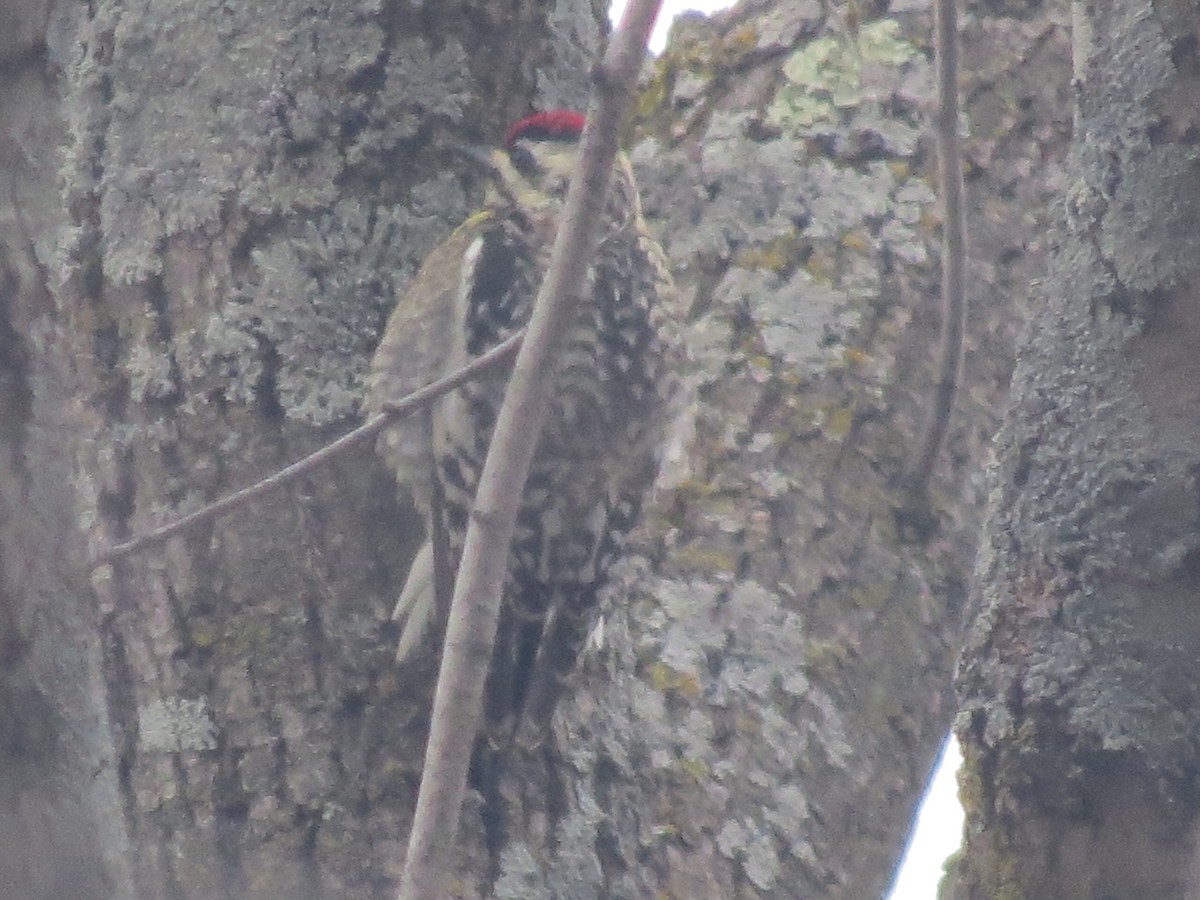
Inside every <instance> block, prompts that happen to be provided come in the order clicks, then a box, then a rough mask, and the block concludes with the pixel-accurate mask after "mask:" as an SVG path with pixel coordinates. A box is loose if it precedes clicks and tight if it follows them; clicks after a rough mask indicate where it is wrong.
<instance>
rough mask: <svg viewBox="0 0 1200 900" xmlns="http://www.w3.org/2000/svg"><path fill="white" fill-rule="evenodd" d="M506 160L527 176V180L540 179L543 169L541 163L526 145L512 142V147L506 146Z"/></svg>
mask: <svg viewBox="0 0 1200 900" xmlns="http://www.w3.org/2000/svg"><path fill="white" fill-rule="evenodd" d="M508 161H509V162H511V163H512V164H513V168H514V169H516V170H517V171H518V172H519V173H520V174H521V175H522V176H524V177H525V178H527V179H528V180H529V181H535V182H536V181H540V180H541V176H542V172H543V171H544V169H543V168H542V166H541V164H540V163H539V162H538V160H537V157H536V156H535V155H534V153H533V151H532V150H530V149H529V148H528V147H527V146H525V144H523V143H517V144H514V145H513V146H512V147H509V148H508Z"/></svg>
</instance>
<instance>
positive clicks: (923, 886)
mask: <svg viewBox="0 0 1200 900" xmlns="http://www.w3.org/2000/svg"><path fill="white" fill-rule="evenodd" d="M731 5H732V4H731V3H729V2H721V0H666V2H664V3H663V7H662V12H661V13H659V16H658V22H656V23H655V26H654V33H653V34H652V35H651V36H650V50H651V52H653V53H661V52H662V50H663V47H664V46H666V42H667V32H668V31H669V30H670V28H671V22H672V21H674V19H675V17H676V16H678V15H679V14H680V13H683V12H687V11H688V10H695V11H696V12H701V13H705V14H710V13H714V12H719V11H720V10H723V9H727V8H728V7H730V6H731ZM624 8H625V0H616V2H614V3H613V4H612V5H611V6H610V7H609V13H608V14H609V18H610V19H612V21H613V22H614V23H615V22H616V21H617V20H618V19H619V18H620V16H621V11H622V10H623V9H624ZM961 763H962V757H961V755H960V754H959V751H958V743H957V742H956V741H954V740H953V738H947V740H946V744H945V746H944V747H943V748H942V753H941V755H940V756H939V757H938V761H937V765H936V766H935V768H934V770H933V773H932V775H931V777H930V779H929V786H928V788H927V789H926V793H925V798H924V799H923V800H922V802H921V806H920V809H919V810H918V811H917V815H916V816H915V817H914V819H913V829H912V833H911V835H910V836H909V843H908V847H907V849H906V850H905V852H904V859H903V861H902V862H901V864H900V867H899V869H898V870H897V873H896V879H895V881H894V883H893V884H892V887H891V890H890V892H889V893H888V895H887V898H886V900H936V897H937V885H938V882H939V881H940V880H941V877H942V866H943V864H944V863H945V861H946V858H947V857H948V856H949V855H950V854H952V853H954V852H955V851H956V850H957V849H958V848H959V844H960V842H961V839H962V826H963V811H962V807H961V806H960V805H959V803H958V794H957V788H956V786H955V774H956V773H957V772H958V767H959V765H960V764H961Z"/></svg>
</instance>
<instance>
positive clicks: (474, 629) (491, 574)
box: [399, 0, 660, 900]
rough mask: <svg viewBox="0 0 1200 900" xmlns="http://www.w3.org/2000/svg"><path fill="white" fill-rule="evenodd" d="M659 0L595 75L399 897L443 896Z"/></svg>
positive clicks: (448, 660) (521, 363)
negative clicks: (579, 309) (544, 459)
mask: <svg viewBox="0 0 1200 900" xmlns="http://www.w3.org/2000/svg"><path fill="white" fill-rule="evenodd" d="M659 5H660V0H632V2H630V4H629V5H628V7H626V10H625V14H624V16H622V19H621V24H620V26H619V27H618V28H617V31H616V33H615V34H614V35H613V39H612V43H611V45H610V46H609V49H608V53H607V54H606V55H605V58H604V61H603V62H602V63H601V65H600V66H599V67H598V68H597V70H596V73H595V94H596V101H595V102H594V103H593V106H592V109H591V111H590V113H589V115H588V119H587V127H586V128H585V129H584V133H583V137H582V140H581V147H580V151H579V163H578V167H577V168H576V171H575V173H574V176H573V177H572V179H571V188H570V191H569V192H568V194H567V201H566V208H565V211H564V214H563V221H562V223H561V225H560V227H559V232H558V236H557V238H556V240H555V244H554V251H553V255H552V256H551V260H550V265H549V268H548V269H547V272H546V276H545V280H544V281H543V283H542V286H541V290H540V291H539V292H538V297H537V301H536V303H535V304H534V308H533V313H532V315H531V317H530V321H529V326H528V328H527V338H526V340H525V342H524V344H523V345H522V347H521V352H520V354H519V355H518V356H517V361H516V364H515V366H514V368H513V374H512V379H511V380H510V382H509V386H508V390H507V391H506V393H505V396H504V403H503V405H502V406H501V408H500V414H499V417H498V419H497V423H496V429H495V432H494V434H493V438H492V444H491V447H490V448H489V450H488V455H487V461H486V462H485V463H484V467H483V474H482V475H481V476H480V480H479V487H478V490H477V492H476V495H475V506H474V509H473V511H472V516H471V523H470V526H469V528H468V529H467V537H466V543H465V545H464V547H463V553H462V561H461V563H460V565H459V571H458V577H457V579H456V581H455V585H454V598H453V601H452V602H451V607H450V615H449V621H448V623H447V627H446V639H445V646H444V650H443V652H442V662H441V669H440V670H439V672H438V683H437V691H436V693H435V695H434V701H433V717H432V721H431V723H430V733H429V744H428V746H427V747H426V750H425V765H424V768H423V770H422V777H421V790H420V794H419V795H418V798H417V809H416V815H415V817H414V820H413V826H412V831H411V833H410V834H409V843H408V858H407V860H406V861H405V867H404V875H403V876H402V878H401V881H400V890H399V898H400V900H436V898H439V897H441V896H442V895H443V890H444V885H445V878H446V870H447V860H448V859H449V856H450V850H451V849H452V848H453V847H454V845H455V841H456V837H457V831H458V819H459V814H460V812H461V810H462V802H463V794H464V792H465V791H466V780H467V767H468V765H469V763H470V757H471V750H472V747H473V745H474V743H475V736H476V734H477V733H478V727H479V715H480V708H481V705H482V699H483V686H484V680H485V678H486V675H487V668H488V664H489V662H490V660H491V655H492V645H493V643H494V641H495V636H496V623H497V619H498V616H499V612H500V591H501V587H502V585H503V582H504V576H505V571H506V568H507V563H508V548H509V543H510V541H511V538H512V531H513V522H514V520H515V518H516V515H517V510H518V507H519V505H520V501H521V494H522V487H523V485H524V484H525V478H526V476H527V475H528V473H529V465H530V462H531V460H532V458H533V452H534V448H535V446H536V442H537V438H538V435H539V433H540V431H541V427H542V422H543V420H544V419H545V415H546V410H547V407H548V405H549V400H550V396H551V392H552V390H553V383H552V382H553V379H552V377H551V374H550V373H552V372H553V371H554V361H555V358H556V356H557V353H558V350H559V346H560V345H561V343H562V337H563V331H564V328H563V323H565V322H567V321H569V318H570V316H571V314H572V311H573V309H574V306H575V300H576V297H577V295H578V286H579V285H580V284H582V283H583V278H584V274H585V272H586V267H587V264H588V259H589V257H590V255H591V252H592V250H593V248H594V246H595V243H596V239H597V237H598V233H597V229H598V226H599V223H600V222H601V221H602V220H603V215H602V211H603V208H604V198H605V194H606V193H607V190H608V183H609V180H610V178H611V175H612V169H613V159H614V157H615V156H616V152H617V135H618V134H619V132H620V125H621V121H622V119H623V117H624V115H625V111H626V109H627V108H628V104H629V97H630V95H631V91H632V87H633V84H634V82H635V80H636V78H637V73H638V69H639V68H640V66H641V62H642V59H643V58H644V55H645V52H646V42H647V39H648V37H649V35H650V29H651V28H652V27H653V25H654V20H655V18H656V17H657V15H658V8H659Z"/></svg>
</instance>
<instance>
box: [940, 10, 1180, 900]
mask: <svg viewBox="0 0 1200 900" xmlns="http://www.w3.org/2000/svg"><path fill="white" fill-rule="evenodd" d="M1198 18H1200V5H1197V4H1196V3H1194V2H1190V3H1183V4H1175V5H1166V6H1163V5H1158V4H1150V3H1144V2H1138V0H1122V2H1115V3H1106V4H1077V5H1076V6H1075V21H1074V43H1075V49H1074V61H1075V71H1074V84H1075V86H1076V90H1077V93H1076V114H1075V139H1074V146H1073V150H1072V155H1071V160H1070V173H1071V179H1070V181H1069V182H1067V184H1066V185H1065V186H1064V187H1065V190H1064V199H1065V204H1064V206H1065V210H1064V221H1063V223H1062V225H1061V228H1060V230H1059V236H1058V243H1057V247H1056V249H1055V252H1054V255H1053V263H1052V267H1051V274H1050V277H1049V279H1048V281H1047V282H1046V284H1045V286H1044V288H1043V290H1042V291H1041V292H1040V296H1039V298H1038V300H1037V302H1036V303H1035V304H1034V306H1033V313H1032V315H1031V317H1030V322H1029V327H1028V329H1027V331H1026V332H1025V335H1024V337H1023V339H1022V341H1021V346H1020V350H1019V355H1018V365H1017V371H1016V373H1015V376H1014V379H1013V392H1012V409H1011V412H1010V413H1009V415H1008V417H1007V419H1006V421H1005V424H1004V427H1003V430H1002V432H1001V435H1000V438H999V442H998V445H997V465H996V467H995V469H994V471H993V472H992V474H991V479H990V480H991V485H992V496H993V498H994V500H993V508H992V511H991V514H990V517H989V520H988V524H987V528H986V532H985V536H984V549H983V552H982V554H981V558H980V565H979V579H980V607H981V608H980V611H979V614H978V617H977V619H976V621H975V623H974V625H973V628H972V632H971V641H970V645H969V647H968V649H967V654H966V656H965V659H964V667H963V671H962V676H961V686H962V689H963V692H964V695H965V700H966V707H965V709H964V712H963V715H962V718H961V719H960V722H959V734H960V737H961V738H962V740H963V742H964V744H965V746H966V751H967V752H966V758H967V780H966V782H965V786H966V791H965V797H966V801H967V812H968V823H967V835H968V843H967V847H966V851H965V854H964V856H963V857H962V859H961V860H960V863H959V866H958V871H957V877H956V888H955V891H954V892H953V893H952V896H956V897H979V898H984V897H988V898H991V897H1138V896H1153V897H1162V898H1184V897H1196V896H1200V868H1198V867H1197V865H1196V838H1197V833H1198V828H1200V824H1198V819H1197V787H1196V773H1197V771H1200V739H1198V736H1200V720H1198V718H1197V716H1198V713H1200V688H1198V687H1197V686H1198V685H1200V618H1198V616H1197V609H1200V607H1198V605H1197V572H1198V571H1200V570H1198V569H1197V561H1198V560H1200V541H1198V539H1197V527H1196V526H1197V521H1198V518H1200V511H1198V508H1197V504H1198V502H1200V499H1198V496H1197V474H1198V472H1200V467H1198V463H1200V450H1198V447H1200V443H1198V439H1200V356H1198V355H1197V347H1200V302H1198V300H1197V294H1196V290H1197V285H1198V284H1200V266H1198V255H1197V252H1196V241H1197V237H1196V235H1197V233H1198V231H1200V229H1198V227H1197V225H1198V223H1200V173H1198V172H1197V169H1196V165H1195V156H1196V148H1197V122H1198V120H1197V110H1196V106H1195V103H1194V102H1193V98H1194V97H1195V96H1196V95H1197V94H1196V92H1197V90H1198V89H1200V83H1198V75H1197V73H1198V72H1200V54H1198V42H1197V33H1196V22H1197V20H1198ZM1184 98H1187V99H1186V100H1185V99H1184Z"/></svg>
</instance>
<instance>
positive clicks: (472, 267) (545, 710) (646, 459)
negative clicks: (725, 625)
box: [366, 110, 679, 734]
mask: <svg viewBox="0 0 1200 900" xmlns="http://www.w3.org/2000/svg"><path fill="white" fill-rule="evenodd" d="M583 125H584V117H583V116H582V115H581V114H579V113H577V112H573V111H567V110H554V111H546V112H537V113H534V114H532V115H529V116H526V117H525V118H522V119H521V120H520V121H518V122H516V123H515V124H514V125H513V126H512V127H510V128H509V129H508V132H507V133H506V134H505V136H504V142H503V145H502V146H501V147H500V148H499V149H497V150H494V151H492V152H491V153H490V154H486V155H484V154H477V156H478V157H479V159H480V160H481V161H482V162H483V168H484V175H485V178H486V180H487V192H486V196H485V203H484V206H483V208H482V210H480V211H479V212H477V213H475V214H474V215H472V216H471V217H469V218H468V219H467V220H466V221H465V222H464V223H463V224H462V225H461V226H460V227H459V228H458V229H457V230H455V231H454V232H453V233H452V234H451V235H450V236H449V237H448V238H447V239H446V240H445V241H444V242H443V243H442V244H441V245H439V246H438V247H437V248H436V249H434V250H433V251H432V252H431V253H430V254H429V256H428V257H427V258H426V261H425V263H424V264H423V266H422V267H421V269H420V270H419V272H418V274H417V276H416V278H415V280H414V282H413V284H412V286H411V287H410V289H409V290H408V292H407V293H406V294H405V295H404V296H403V297H402V298H401V299H400V301H399V304H398V306H397V309H396V310H395V312H394V313H393V314H392V316H391V318H390V320H389V321H388V325H387V328H386V330H385V332H384V336H383V338H382V340H381V342H380V344H379V348H378V350H377V351H376V353H375V356H374V359H373V361H372V364H371V371H370V374H369V377H368V380H367V399H366V408H367V410H368V411H371V412H378V411H382V410H383V409H385V408H386V407H387V405H388V404H389V403H393V402H395V401H396V400H398V399H399V398H400V397H402V396H403V395H404V394H406V393H409V392H410V391H412V390H414V389H416V388H417V387H419V386H420V385H421V384H424V383H426V382H428V381H430V380H432V379H433V378H436V377H440V376H442V375H445V374H448V373H449V372H452V371H454V370H456V369H458V368H460V367H461V366H463V365H464V364H465V363H467V362H469V361H470V360H471V359H472V358H474V357H477V356H479V355H480V354H482V353H484V352H485V351H487V350H488V349H490V348H491V347H493V346H495V345H496V344H498V343H499V342H501V341H502V340H504V339H505V338H507V337H508V336H510V335H511V334H513V333H514V332H516V331H517V330H519V329H520V328H522V327H523V326H524V325H525V323H526V322H527V320H528V318H529V314H530V310H531V307H532V305H533V301H534V298H535V296H536V294H537V292H538V288H539V286H540V284H541V281H542V277H543V275H544V274H545V270H546V267H547V265H548V262H549V258H550V251H551V247H552V244H553V241H554V237H555V233H556V231H557V227H558V221H559V218H560V214H561V212H562V209H563V206H564V201H565V199H566V195H567V187H568V182H569V179H570V175H571V172H572V171H573V169H574V164H575V157H576V153H577V150H578V144H579V137H580V134H581V132H582V130H583ZM604 216H605V222H604V224H603V227H602V229H601V236H600V239H599V244H598V246H597V249H596V252H595V255H594V257H593V259H592V262H591V264H590V266H589V268H588V272H587V278H586V280H585V283H584V285H583V288H582V290H583V291H584V296H583V298H582V302H581V303H580V304H579V306H578V313H577V317H576V319H575V321H574V322H573V323H572V325H571V328H570V331H569V334H568V338H567V341H566V343H565V346H564V354H563V356H562V358H561V361H560V365H559V368H558V371H557V373H556V375H555V377H556V381H555V390H554V397H555V399H554V401H553V405H552V407H551V409H550V411H549V415H548V418H547V421H546V424H545V427H544V430H543V432H542V434H541V436H540V439H539V442H538V446H537V450H536V451H535V455H534V458H533V463H532V467H531V469H530V474H529V479H528V481H527V483H526V485H525V488H524V493H523V495H522V500H521V507H520V511H519V514H518V517H517V522H516V531H515V534H514V538H513V543H512V546H511V548H510V552H509V562H508V573H507V578H506V582H505V585H504V595H503V598H502V603H501V613H500V621H499V626H498V632H497V637H496V644H495V650H494V653H493V656H492V660H491V666H490V670H489V674H488V682H487V686H486V690H485V718H486V724H487V725H488V726H490V727H491V728H492V729H493V730H502V729H505V728H506V729H508V731H509V733H510V734H511V733H512V732H513V731H514V730H515V728H516V726H517V725H519V724H520V722H521V720H522V717H523V716H524V717H526V718H527V719H529V720H533V721H536V722H538V723H539V724H545V723H546V722H548V721H549V717H550V713H551V712H552V711H553V708H554V704H555V702H556V700H557V698H558V696H559V693H560V688H561V685H562V682H563V680H564V679H565V678H566V677H567V676H568V675H569V674H570V672H571V670H572V668H573V667H574V663H575V660H576V656H577V655H578V652H579V650H580V648H581V646H582V645H583V642H584V640H585V638H586V636H587V634H588V633H589V631H590V630H591V628H592V627H593V624H594V622H595V619H596V617H597V614H598V610H597V596H598V592H599V591H600V589H601V588H602V587H603V585H604V583H605V577H606V573H607V572H608V569H609V567H610V565H611V564H612V562H613V561H614V559H616V558H617V556H618V555H619V553H620V552H621V547H622V544H623V542H624V539H625V537H626V535H627V534H628V533H629V531H630V529H631V528H632V527H633V526H634V524H635V523H636V521H637V519H638V517H639V514H640V510H641V506H642V500H643V497H644V495H645V494H646V492H647V491H648V490H649V488H650V487H651V485H652V483H653V481H654V479H655V475H656V472H657V470H658V452H659V449H660V447H661V445H662V442H663V440H664V436H665V430H666V428H667V424H668V422H669V421H670V420H671V419H672V408H673V406H675V405H676V401H677V398H678V394H679V389H678V381H677V378H676V372H677V371H678V355H679V351H678V342H677V341H676V340H675V339H674V338H673V337H672V336H671V335H672V333H673V332H672V329H671V328H670V326H669V323H668V322H667V320H666V313H665V311H664V302H665V300H666V298H667V296H668V294H669V292H670V291H671V289H672V288H671V280H670V276H669V275H668V272H667V268H666V265H665V257H664V254H663V252H662V249H661V247H659V246H658V244H657V243H656V242H655V241H654V240H653V239H652V238H651V237H650V235H649V233H648V232H647V230H646V226H645V222H644V221H643V219H642V214H641V205H640V202H639V199H638V192H637V187H636V184H635V182H634V179H633V173H632V170H631V167H630V165H629V162H628V160H627V159H626V158H625V157H624V156H618V158H617V160H616V163H615V170H614V172H613V179H612V185H611V188H610V191H609V197H608V200H607V206H606V209H605V212H604ZM510 370H511V365H510V366H508V367H506V368H503V369H500V370H493V373H491V374H489V375H487V376H486V377H485V378H483V379H481V380H479V381H475V382H472V383H470V384H468V385H466V386H464V387H462V388H460V389H459V390H458V391H456V392H454V393H452V394H449V395H447V396H445V397H443V398H442V399H441V400H440V401H438V402H437V403H436V404H435V405H434V406H433V407H432V408H430V410H429V412H428V414H427V415H426V417H425V419H424V420H423V421H421V420H420V419H419V418H415V419H409V420H404V421H401V422H400V423H398V424H396V425H395V426H392V427H390V428H388V429H387V430H386V431H385V432H384V434H383V436H382V438H381V441H380V450H381V452H382V454H383V456H384V458H385V460H386V461H387V462H388V463H389V465H390V466H391V467H392V468H393V469H394V470H395V471H396V473H397V475H398V477H399V479H400V480H401V481H403V482H404V483H406V484H407V485H408V486H409V487H410V489H411V490H412V494H413V497H414V499H415V500H416V502H417V504H418V506H419V507H421V508H422V509H423V510H424V511H425V513H426V514H427V515H428V516H429V517H430V518H429V523H428V526H429V527H428V534H429V539H428V540H427V541H426V542H425V544H424V546H423V547H422V548H421V550H420V551H419V552H418V554H417V556H416V559H415V561H414V563H413V565H412V568H411V570H410V572H409V574H408V578H407V580H406V582H405V584H404V587H403V589H402V591H401V593H400V599H399V601H398V602H397V604H396V608H395V612H394V614H393V619H394V620H395V621H396V622H397V623H398V625H399V626H400V629H401V634H400V639H399V645H398V647H397V658H398V659H399V660H401V661H403V660H405V659H408V658H410V657H411V656H413V655H414V653H415V652H416V651H418V648H427V649H429V650H436V649H437V648H440V644H441V640H442V636H443V633H444V629H445V620H446V612H447V610H446V609H445V606H446V604H448V602H449V592H450V588H451V582H452V573H453V571H454V569H455V568H456V566H457V563H458V559H459V555H460V553H461V551H462V546H463V542H464V539H465V535H466V529H467V523H468V517H469V513H470V509H471V504H472V501H473V498H474V494H475V488H476V486H477V484H478V481H479V476H480V473H481V471H482V468H483V463H484V457H485V455H486V454H487V450H488V445H489V443H490V441H491V437H492V429H493V425H494V423H495V421H496V417H497V413H498V411H499V408H500V403H501V401H502V399H503V395H504V388H505V383H506V381H507V378H508V374H509V371H510Z"/></svg>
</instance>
